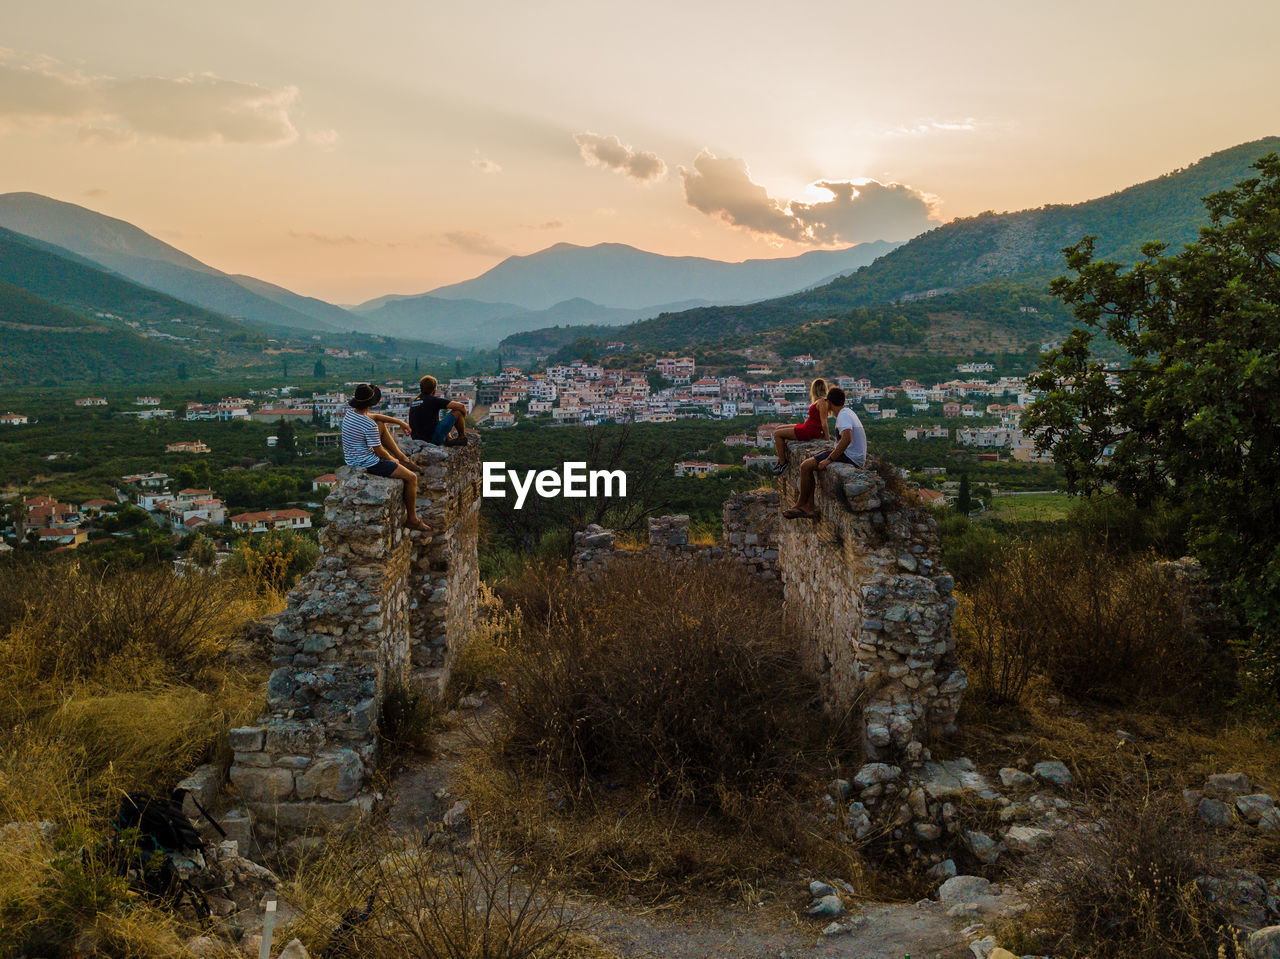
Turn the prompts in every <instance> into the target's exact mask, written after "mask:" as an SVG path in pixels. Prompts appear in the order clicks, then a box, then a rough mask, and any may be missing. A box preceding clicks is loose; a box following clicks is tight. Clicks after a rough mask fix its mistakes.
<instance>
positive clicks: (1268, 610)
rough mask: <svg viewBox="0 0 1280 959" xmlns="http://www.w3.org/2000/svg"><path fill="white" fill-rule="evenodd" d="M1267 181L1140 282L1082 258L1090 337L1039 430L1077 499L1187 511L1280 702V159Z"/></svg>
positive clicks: (1224, 199) (1053, 392)
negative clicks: (1106, 498) (1094, 496)
mask: <svg viewBox="0 0 1280 959" xmlns="http://www.w3.org/2000/svg"><path fill="white" fill-rule="evenodd" d="M1254 166H1255V169H1256V170H1257V171H1258V174H1259V175H1258V176H1256V177H1254V178H1252V179H1249V180H1245V181H1244V182H1242V183H1240V184H1238V185H1237V186H1236V187H1235V188H1234V189H1232V190H1227V191H1224V192H1221V193H1215V194H1213V195H1211V196H1209V197H1206V198H1205V201H1204V202H1205V206H1206V207H1207V209H1208V212H1209V217H1210V222H1209V225H1208V226H1206V227H1204V228H1203V229H1202V230H1201V232H1200V237H1199V239H1198V240H1196V241H1195V242H1194V243H1191V244H1189V245H1187V246H1186V247H1184V248H1183V249H1182V250H1180V251H1178V252H1169V251H1167V250H1166V248H1165V247H1164V246H1163V245H1161V244H1150V245H1148V246H1147V247H1145V248H1144V249H1143V258H1142V259H1141V260H1140V261H1139V262H1137V263H1135V264H1133V265H1132V266H1131V267H1127V268H1126V267H1124V266H1121V265H1120V264H1118V263H1111V262H1095V260H1094V245H1093V238H1092V237H1086V238H1085V239H1084V240H1083V241H1081V242H1080V243H1078V244H1077V245H1076V246H1074V247H1071V248H1069V249H1068V250H1067V251H1066V254H1067V264H1068V266H1069V267H1070V269H1071V270H1072V271H1073V272H1074V276H1073V277H1063V278H1060V279H1058V280H1056V281H1054V284H1053V291H1054V292H1055V293H1056V294H1057V295H1058V296H1059V297H1061V298H1062V299H1063V300H1064V301H1065V302H1066V303H1067V304H1068V305H1070V306H1071V307H1072V309H1073V310H1074V313H1075V316H1076V320H1077V322H1078V326H1077V327H1076V328H1075V329H1074V330H1073V332H1072V333H1071V334H1070V335H1069V336H1068V337H1067V338H1066V340H1065V341H1064V342H1063V344H1062V345H1061V346H1060V347H1059V348H1058V349H1056V350H1053V351H1051V352H1050V353H1049V354H1048V355H1047V356H1045V357H1044V359H1043V361H1042V363H1041V365H1040V367H1039V369H1038V370H1037V371H1036V372H1035V373H1034V374H1033V375H1032V377H1031V385H1032V387H1033V388H1034V389H1037V390H1041V391H1043V392H1044V396H1043V398H1041V399H1039V400H1038V401H1037V402H1036V403H1035V404H1034V405H1033V406H1032V408H1031V410H1030V411H1029V413H1028V415H1027V426H1028V428H1029V429H1031V430H1033V431H1035V433H1036V442H1037V445H1038V446H1039V447H1040V448H1041V449H1048V450H1052V452H1053V455H1054V459H1055V460H1056V461H1057V462H1058V463H1060V464H1061V465H1062V467H1063V468H1064V469H1065V471H1066V474H1067V480H1068V483H1069V484H1070V486H1071V488H1072V489H1073V490H1074V491H1077V492H1084V493H1092V492H1097V491H1101V490H1104V489H1113V490H1115V491H1116V492H1117V493H1119V494H1120V495H1123V496H1126V497H1129V498H1131V499H1133V500H1135V501H1137V502H1138V503H1140V504H1151V503H1156V502H1164V503H1168V504H1172V505H1174V506H1176V507H1178V508H1180V509H1181V510H1183V511H1184V512H1185V514H1186V515H1187V517H1188V519H1189V522H1190V525H1191V533H1192V535H1193V537H1194V539H1193V542H1194V544H1195V549H1196V551H1197V553H1198V555H1200V557H1201V558H1202V559H1203V560H1204V561H1205V562H1206V563H1207V564H1208V565H1209V566H1210V567H1211V568H1214V569H1216V570H1217V572H1218V573H1219V574H1220V575H1222V577H1223V578H1224V580H1225V581H1226V582H1227V583H1228V587H1229V595H1230V596H1231V597H1232V599H1233V600H1234V603H1235V605H1236V607H1237V609H1238V611H1239V612H1240V613H1241V614H1242V616H1243V617H1244V621H1245V622H1246V623H1247V624H1248V626H1249V628H1250V630H1251V632H1252V643H1251V644H1250V646H1251V652H1252V653H1253V656H1252V659H1251V665H1252V667H1253V669H1254V670H1255V671H1256V674H1257V675H1258V676H1259V678H1262V679H1264V680H1265V681H1266V682H1268V683H1269V684H1270V685H1271V686H1272V689H1273V691H1280V475H1278V474H1280V156H1277V155H1276V154H1271V155H1269V156H1267V157H1264V158H1263V159H1261V160H1260V161H1258V162H1257V163H1256V164H1255V165H1254ZM1107 357H1110V358H1111V360H1110V362H1108V361H1107V360H1106V358H1107ZM1117 357H1120V358H1121V359H1119V361H1118V362H1116V358H1117Z"/></svg>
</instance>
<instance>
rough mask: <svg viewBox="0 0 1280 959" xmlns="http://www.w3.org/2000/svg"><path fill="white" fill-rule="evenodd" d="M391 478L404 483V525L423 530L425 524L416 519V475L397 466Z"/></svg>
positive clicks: (425, 526)
mask: <svg viewBox="0 0 1280 959" xmlns="http://www.w3.org/2000/svg"><path fill="white" fill-rule="evenodd" d="M391 476H392V477H393V478H394V479H398V480H400V481H401V482H403V483H404V512H405V515H404V525H405V526H407V527H409V529H419V530H425V529H426V528H427V524H426V523H424V522H422V520H421V519H419V518H418V474H417V473H415V472H413V471H412V470H408V469H405V468H404V467H403V466H397V467H396V471H395V472H394V473H392V474H391Z"/></svg>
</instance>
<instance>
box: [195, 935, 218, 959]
mask: <svg viewBox="0 0 1280 959" xmlns="http://www.w3.org/2000/svg"><path fill="white" fill-rule="evenodd" d="M186 949H187V952H189V953H191V955H193V956H195V957H196V959H208V957H212V956H216V955H218V953H220V952H221V951H222V943H220V942H218V940H217V939H214V938H212V937H211V936H196V937H195V938H194V939H188V940H187V946H186Z"/></svg>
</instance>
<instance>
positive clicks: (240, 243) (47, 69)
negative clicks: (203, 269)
mask: <svg viewBox="0 0 1280 959" xmlns="http://www.w3.org/2000/svg"><path fill="white" fill-rule="evenodd" d="M5 7H6V8H7V9H5V10H4V12H3V16H2V17H0V23H3V29H0V192H9V191H15V190H29V191H34V192H37V193H43V194H46V195H48V196H52V197H56V198H58V199H61V200H67V201H71V202H74V203H80V204H83V205H85V206H88V207H90V208H92V209H95V210H98V211H101V212H103V213H106V214H109V215H111V216H117V217H120V218H122V219H125V220H128V221H130V222H131V223H134V224H136V225H138V226H140V227H142V228H143V229H145V230H147V231H148V232H150V233H153V234H155V235H156V236H158V237H160V238H161V239H164V240H166V241H168V242H170V243H172V244H174V245H175V246H178V247H179V248H181V249H183V250H185V251H186V252H188V253H191V254H192V255H194V256H197V257H199V258H200V259H202V260H204V261H205V262H207V263H209V264H211V265H213V266H215V267H218V268H219V269H222V270H226V271H228V272H233V273H248V274H251V275H254V276H257V277H260V278H261V279H265V280H269V281H272V282H275V283H280V284H282V285H284V286H287V287H289V288H290V289H293V290H295V291H297V292H300V293H305V294H310V295H313V296H320V297H324V298H326V299H329V300H332V301H334V302H339V303H353V302H358V301H360V300H363V299H366V298H369V297H373V296H378V295H382V294H386V293H416V292H422V291H424V290H428V289H431V288H433V287H435V286H438V285H441V284H444V283H450V282H454V281H457V280H462V279H466V278H468V277H470V276H474V275H476V274H478V273H480V272H482V271H483V270H485V269H488V268H489V267H491V266H493V265H494V264H496V263H497V262H499V260H500V259H501V258H502V257H504V256H507V255H510V254H512V253H521V254H524V253H532V252H534V251H536V250H539V249H542V248H544V247H546V246H549V245H551V244H553V243H557V242H570V243H578V244H592V243H599V242H604V241H613V242H621V243H629V244H632V245H634V246H637V247H641V248H643V249H648V250H653V251H656V252H659V253H667V254H678V255H698V256H708V257H714V258H717V259H728V260H740V259H746V258H751V257H772V256H783V255H786V256H791V255H795V254H797V253H801V252H804V251H805V250H809V249H817V248H832V247H836V246H844V245H848V244H850V243H856V242H860V241H864V240H874V239H898V240H900V239H907V238H909V237H910V236H913V235H915V234H917V233H919V232H921V231H923V230H926V229H929V228H931V227H933V226H936V225H937V224H938V223H941V222H945V221H947V220H949V219H952V218H954V217H957V216H967V215H971V214H974V213H978V212H981V211H983V210H988V209H994V210H1011V209H1019V208H1023V207H1027V206H1039V205H1041V204H1043V203H1046V202H1074V201H1078V200H1083V199H1088V198H1090V197H1094V196H1098V195H1101V194H1105V193H1108V192H1111V191H1113V190H1116V189H1119V188H1122V187H1124V186H1127V185H1130V184H1132V183H1135V182H1138V181H1141V180H1145V179H1149V178H1151V177H1153V176H1157V175H1159V174H1161V173H1164V172H1168V171H1170V170H1172V169H1175V168H1177V167H1181V166H1185V165H1187V164H1189V163H1191V162H1193V161H1195V160H1197V159H1199V158H1200V157H1202V156H1204V155H1206V154H1208V153H1211V152H1213V151H1216V150H1220V149H1223V148H1226V147H1229V146H1232V145H1235V144H1237V143H1240V142H1243V141H1246V140H1254V139H1257V138H1259V137H1262V136H1267V135H1273V134H1276V133H1280V57H1277V56H1276V53H1275V49H1274V44H1275V38H1276V37H1277V36H1280V4H1277V3H1274V2H1258V0H1254V2H1241V0H1220V2H1217V3H1214V4H1206V3H1203V2H1198V0H1197V2H1191V0H1160V2H1148V0H1108V2H1106V3H1102V2H1095V0H1076V2H1074V3H1070V4H1067V3H1051V2H1048V0H1019V2H994V0H991V2H974V0H916V2H911V0H907V2H898V3H877V4H874V5H873V4H867V3H861V2H840V3H816V2H808V0H792V2H788V3H762V2H751V0H743V2H735V3H722V2H718V0H716V2H698V0H695V2H689V0H683V2H678V3H676V2H669V0H649V2H647V3H630V4H619V3H609V2H602V0H594V2H590V3H588V2H565V0H543V2H541V3H527V2H521V3H511V2H505V0H503V2H490V3H484V2H474V0H473V2H466V3H462V2H454V0H449V2H441V0H413V2H408V0H405V2H400V0H365V2H362V3H359V4H356V3H350V2H336V0H220V2H218V3H216V4H215V3H198V2H191V0H181V2H174V0H163V2H159V0H156V2H152V0H113V2H110V3H108V2H105V0H78V2H73V0H39V2H27V3H17V2H15V0H7V2H6V3H5Z"/></svg>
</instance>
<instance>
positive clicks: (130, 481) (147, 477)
mask: <svg viewBox="0 0 1280 959" xmlns="http://www.w3.org/2000/svg"><path fill="white" fill-rule="evenodd" d="M120 482H122V483H125V484H127V485H129V486H137V487H141V488H144V489H161V488H163V487H164V486H165V485H167V484H168V482H169V477H168V476H167V475H166V474H164V473H132V474H130V475H129V476H122V477H120Z"/></svg>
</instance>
